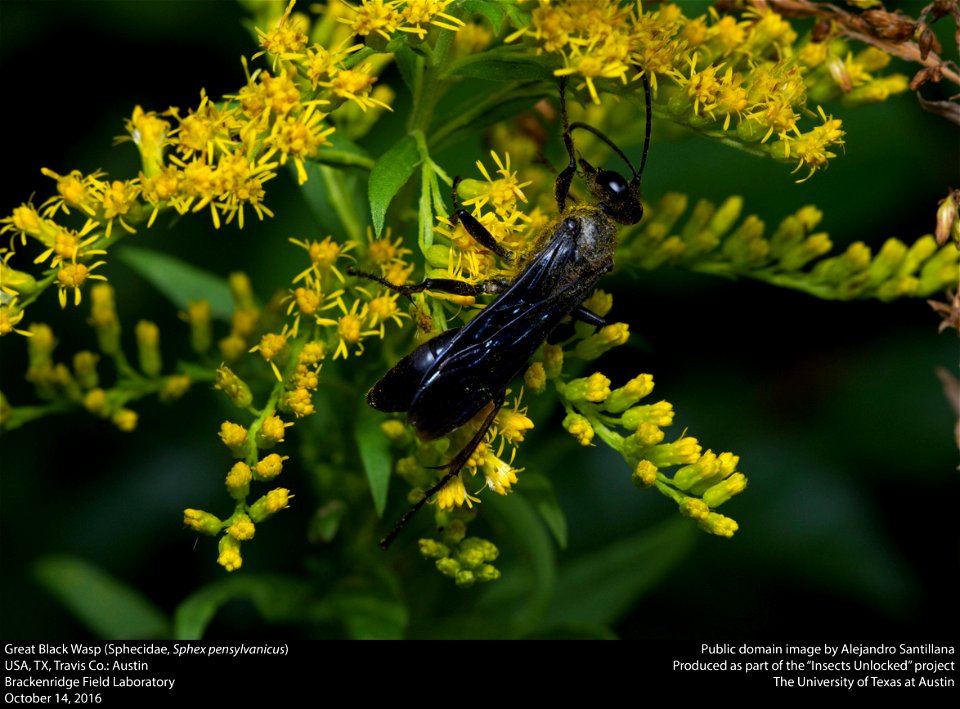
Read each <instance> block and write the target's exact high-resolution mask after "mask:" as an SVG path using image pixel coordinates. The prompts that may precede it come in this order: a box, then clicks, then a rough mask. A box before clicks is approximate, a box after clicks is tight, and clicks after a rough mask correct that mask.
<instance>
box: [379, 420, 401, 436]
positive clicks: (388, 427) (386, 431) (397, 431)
mask: <svg viewBox="0 0 960 709" xmlns="http://www.w3.org/2000/svg"><path fill="white" fill-rule="evenodd" d="M380 430H381V431H383V435H384V436H386V437H387V438H389V439H390V440H391V441H402V440H404V439H405V438H406V436H407V427H406V426H404V425H403V422H402V421H398V420H397V419H390V420H389V421H384V422H383V423H381V424H380Z"/></svg>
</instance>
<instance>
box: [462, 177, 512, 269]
mask: <svg viewBox="0 0 960 709" xmlns="http://www.w3.org/2000/svg"><path fill="white" fill-rule="evenodd" d="M461 180H463V178H462V177H460V176H457V177H455V178H453V217H452V218H451V219H450V222H451V223H452V224H453V225H454V226H456V225H457V222H460V223H461V224H463V228H464V229H466V230H467V233H468V234H469V235H470V236H471V237H473V240H474V241H476V242H477V243H478V244H480V246H482V247H483V248H485V249H488V250H490V251H492V252H493V253H495V254H496V255H497V256H499V257H500V258H502V259H503V260H504V261H506V262H507V263H513V260H514V259H515V258H516V255H515V254H514V253H513V252H512V251H508V250H507V249H505V248H503V245H502V244H500V242H498V241H497V240H496V239H495V238H493V234H491V233H490V232H489V231H488V230H487V228H486V227H485V226H484V225H483V224H481V223H480V222H479V221H478V220H477V218H476V217H474V216H473V215H472V214H470V212H468V211H467V210H466V209H464V208H463V207H461V206H460V195H459V193H458V192H457V187H458V186H459V184H460V182H461Z"/></svg>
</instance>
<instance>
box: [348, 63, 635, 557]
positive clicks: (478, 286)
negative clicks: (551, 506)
mask: <svg viewBox="0 0 960 709" xmlns="http://www.w3.org/2000/svg"><path fill="white" fill-rule="evenodd" d="M643 89H644V98H645V102H646V131H645V138H644V144H643V156H642V158H641V161H640V169H639V170H637V169H636V168H635V167H634V166H633V163H631V162H630V160H629V158H627V156H626V155H624V153H623V151H621V150H620V148H618V147H617V146H616V145H614V143H613V141H611V140H610V139H609V138H607V137H606V136H605V135H604V134H603V133H601V132H600V131H599V130H597V129H596V128H594V127H593V126H590V125H588V124H586V123H569V122H568V119H567V106H566V81H565V77H564V78H561V80H560V115H561V120H562V124H563V144H564V147H565V148H566V151H567V155H568V157H569V162H568V164H567V165H566V166H565V167H564V168H563V170H561V172H560V173H559V175H557V179H556V183H555V185H554V195H555V197H556V200H557V208H558V210H559V217H558V218H557V220H556V221H555V222H553V223H552V224H550V225H549V226H548V227H547V228H545V229H544V230H543V232H542V233H541V235H540V237H539V241H538V243H537V246H536V248H535V249H534V250H533V251H532V256H530V257H529V259H528V262H526V263H524V262H519V263H518V265H519V267H520V268H519V275H517V276H516V278H514V279H513V280H512V281H505V280H488V281H483V282H480V283H467V282H464V281H458V280H455V279H449V278H427V279H426V280H424V281H422V282H421V283H414V284H405V285H398V284H394V283H390V282H389V281H387V280H385V279H383V278H381V277H379V276H377V275H374V274H370V273H364V272H361V271H357V270H355V269H351V273H352V274H353V275H358V276H362V277H364V278H368V279H370V280H373V281H376V282H378V283H380V284H382V285H384V286H386V287H387V288H390V289H391V290H393V291H396V292H398V293H400V294H402V295H407V296H409V295H411V294H413V293H419V292H421V291H425V290H435V291H442V292H446V293H452V294H455V295H468V296H479V295H489V294H499V295H498V297H497V298H496V299H495V300H494V301H493V302H491V303H490V304H489V305H487V307H486V308H484V309H483V310H482V311H481V312H480V313H479V314H478V315H476V317H474V318H473V319H472V320H470V322H468V323H467V324H466V325H464V326H463V327H459V328H453V329H450V330H447V331H445V332H442V333H440V334H439V335H437V336H436V337H434V338H433V339H431V340H429V341H428V342H426V343H424V344H422V345H420V346H419V347H417V349H415V350H414V351H413V352H411V353H410V354H409V355H407V356H406V357H404V358H403V359H401V360H400V361H399V362H398V363H397V364H396V365H395V366H394V367H393V369H391V370H390V371H389V372H387V373H386V375H384V377H383V379H381V380H380V381H379V382H377V383H376V384H375V385H374V386H373V388H372V389H371V390H370V391H369V392H368V393H367V403H369V404H370V406H372V407H373V408H375V409H379V410H380V411H405V412H407V416H408V418H409V421H410V423H411V424H412V425H413V427H414V429H416V431H417V434H418V435H419V436H420V437H421V438H422V439H424V440H433V439H436V438H440V437H441V436H445V435H447V434H448V433H451V432H452V431H454V430H455V429H457V428H460V427H461V426H463V425H465V424H466V423H468V422H469V421H470V420H471V419H473V418H474V417H476V416H478V415H479V414H480V413H481V412H482V411H484V410H486V409H489V411H488V412H487V413H486V415H485V416H484V419H483V422H482V423H481V424H480V427H479V428H478V429H477V431H476V433H475V434H474V435H473V437H472V438H471V439H470V442H469V443H467V445H466V446H464V447H463V449H462V450H461V451H460V452H459V453H457V454H456V455H455V456H454V457H453V458H452V459H451V460H450V461H449V462H447V463H446V464H444V465H443V466H441V467H440V468H439V469H440V470H444V471H446V472H445V474H444V475H443V477H442V478H441V479H440V481H439V482H437V484H436V485H434V486H433V487H431V488H430V489H429V490H427V491H426V493H425V494H424V496H423V498H422V499H421V500H420V501H419V502H417V503H416V504H415V505H414V506H413V507H411V508H410V510H408V511H407V512H406V514H404V515H403V516H402V517H401V518H400V519H399V520H398V521H397V523H396V525H395V526H394V528H393V530H391V532H390V533H389V534H388V535H387V536H386V537H384V538H383V539H382V540H381V541H380V546H382V547H384V548H387V547H388V546H389V545H390V544H391V543H392V542H393V540H394V538H395V537H396V536H397V534H398V533H399V532H400V530H401V529H402V528H403V526H404V525H405V524H406V523H407V522H408V521H409V520H410V518H411V517H412V516H413V515H414V514H415V513H416V512H417V511H418V510H419V509H420V508H421V507H422V506H423V504H424V503H425V502H426V501H427V500H428V499H430V498H431V497H432V496H433V495H434V494H436V493H437V492H438V491H439V490H440V489H441V488H443V486H444V485H446V484H447V482H448V481H449V480H450V479H451V478H452V477H453V476H454V475H456V474H457V473H459V472H460V469H461V468H462V467H463V466H464V465H465V464H466V462H467V461H468V460H469V459H470V456H471V454H472V453H473V452H474V451H475V450H476V448H477V446H478V445H479V444H480V442H481V441H482V440H483V438H484V436H485V435H486V433H487V430H488V429H489V428H490V426H491V424H492V423H493V421H494V419H495V418H496V415H497V412H498V411H499V410H500V407H501V406H502V405H503V401H504V398H505V397H506V390H507V385H508V384H509V383H510V381H511V380H512V379H513V378H514V377H516V376H517V375H518V374H520V373H521V372H522V371H523V370H524V368H525V367H526V366H527V365H528V364H529V362H530V359H531V358H532V357H533V355H534V352H536V350H537V348H538V347H540V345H541V344H542V343H543V342H544V341H546V340H547V338H548V337H549V336H550V335H551V333H553V331H554V330H555V329H556V328H557V326H558V325H560V324H561V322H562V321H564V320H565V319H566V318H568V317H571V318H573V319H575V320H581V321H583V322H586V323H589V324H591V325H595V326H603V325H605V324H606V323H605V321H604V320H603V318H601V317H600V316H598V315H596V314H595V313H592V312H590V311H589V310H587V309H586V308H584V307H583V305H581V304H582V303H583V301H584V299H586V297H587V296H588V295H589V294H590V292H591V291H592V290H593V288H594V286H595V285H596V284H597V281H599V280H600V277H601V276H603V275H604V274H605V273H607V272H608V271H610V270H611V269H612V268H613V254H614V250H615V248H616V234H617V229H616V226H615V225H614V222H619V223H620V224H636V223H637V222H639V221H640V219H641V218H642V216H643V205H642V204H641V202H640V176H641V174H642V173H643V168H644V165H645V164H646V161H647V152H648V150H649V148H650V126H651V123H650V120H651V98H650V82H649V79H648V78H647V76H646V74H643ZM577 129H582V130H586V131H588V132H590V133H592V134H593V135H595V136H596V137H597V138H599V139H600V140H602V141H603V142H604V143H606V144H607V145H608V146H609V147H610V148H611V149H612V150H613V151H614V152H615V153H616V154H617V155H619V156H620V158H621V159H623V161H624V162H625V163H626V164H627V165H628V166H629V167H630V170H631V172H632V173H633V176H632V178H631V179H630V180H629V181H628V180H627V179H626V178H624V177H623V176H622V175H620V174H619V173H618V172H614V171H612V170H604V169H598V168H595V167H594V166H593V165H591V164H590V163H588V162H587V161H586V160H584V159H583V158H582V157H581V158H580V159H579V160H578V159H577V155H576V151H575V148H574V143H573V131H574V130H577ZM578 165H579V168H580V172H581V174H582V176H583V178H584V180H585V181H586V184H587V189H588V190H589V191H590V194H592V195H593V197H594V199H595V200H596V201H597V204H596V205H595V206H594V205H589V204H585V203H579V202H575V201H574V200H573V199H572V198H571V197H570V196H569V192H570V183H571V181H572V180H573V176H574V175H575V174H576V173H577V167H578ZM458 183H459V178H457V179H456V180H454V183H453V204H454V214H453V219H452V221H454V223H455V222H456V221H457V220H459V221H460V222H461V223H462V224H463V226H464V228H465V229H466V230H467V232H468V233H469V234H470V236H471V237H472V238H473V239H475V240H476V241H477V242H478V243H479V244H480V245H481V246H483V247H484V248H486V249H489V250H490V251H492V252H493V253H495V254H497V255H498V256H500V257H501V258H503V259H504V260H506V261H508V262H515V261H516V260H517V256H516V255H515V254H513V253H512V252H510V251H508V250H506V249H505V248H504V247H503V246H502V245H500V244H499V243H498V242H497V241H496V239H494V237H493V235H491V234H490V232H489V231H487V229H486V228H485V227H484V226H483V225H482V224H481V223H480V222H479V221H477V219H476V218H474V216H473V215H472V214H470V213H469V212H468V211H467V210H465V209H463V208H462V207H461V206H460V203H459V195H458V193H457V186H458ZM568 201H570V202H571V204H570V205H569V206H568V204H567V202H568Z"/></svg>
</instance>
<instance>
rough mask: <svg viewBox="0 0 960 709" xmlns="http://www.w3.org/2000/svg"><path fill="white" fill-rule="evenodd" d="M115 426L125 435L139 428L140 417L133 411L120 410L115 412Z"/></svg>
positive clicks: (113, 418)
mask: <svg viewBox="0 0 960 709" xmlns="http://www.w3.org/2000/svg"><path fill="white" fill-rule="evenodd" d="M112 420H113V424H114V425H115V426H116V427H117V428H119V429H120V430H121V431H123V432H124V433H130V432H131V431H133V430H134V429H135V428H136V427H137V421H138V420H139V416H138V415H137V412H136V411H133V410H131V409H119V410H117V411H116V412H114V414H113V417H112Z"/></svg>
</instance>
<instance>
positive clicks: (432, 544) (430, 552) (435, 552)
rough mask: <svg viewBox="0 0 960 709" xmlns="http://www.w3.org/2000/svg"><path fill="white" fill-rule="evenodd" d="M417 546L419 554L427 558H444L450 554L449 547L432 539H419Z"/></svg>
mask: <svg viewBox="0 0 960 709" xmlns="http://www.w3.org/2000/svg"><path fill="white" fill-rule="evenodd" d="M418 546H419V547H420V554H422V555H423V556H424V558H427V559H445V558H447V557H448V556H450V547H448V546H447V545H446V544H441V543H440V542H438V541H436V540H434V539H421V540H420V541H419V542H418Z"/></svg>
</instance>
